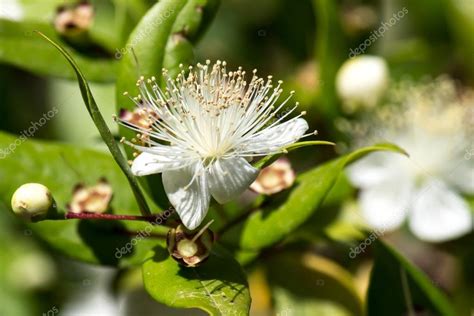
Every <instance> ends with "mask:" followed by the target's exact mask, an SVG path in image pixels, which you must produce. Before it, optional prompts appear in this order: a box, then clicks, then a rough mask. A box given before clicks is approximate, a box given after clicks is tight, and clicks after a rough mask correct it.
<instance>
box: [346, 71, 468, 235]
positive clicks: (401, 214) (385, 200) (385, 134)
mask: <svg viewBox="0 0 474 316" xmlns="http://www.w3.org/2000/svg"><path fill="white" fill-rule="evenodd" d="M400 92H401V94H400V95H399V96H398V97H397V98H398V100H397V102H398V101H400V103H401V104H399V106H397V107H393V106H389V107H387V108H385V109H383V110H381V111H379V112H378V118H377V119H375V120H374V121H372V122H370V123H369V124H366V125H367V126H368V129H367V128H365V131H364V128H360V126H359V128H356V129H358V130H359V133H361V134H365V137H366V138H368V137H370V135H369V134H370V132H372V134H376V136H377V137H378V138H379V139H378V141H379V142H380V138H382V139H384V140H385V141H390V142H393V143H395V144H397V145H399V146H400V147H402V148H403V149H405V150H406V151H407V152H408V154H409V155H410V157H409V158H408V157H404V156H401V155H396V154H393V153H383V152H379V153H374V154H371V155H369V156H368V157H366V158H364V159H361V160H359V161H358V162H356V163H355V164H354V165H352V166H351V167H350V168H349V169H348V175H349V178H350V180H351V181H352V183H353V184H354V185H355V186H357V187H359V188H360V189H361V191H360V195H359V203H360V206H361V210H362V213H363V216H364V217H365V219H366V220H367V222H368V224H369V225H371V226H372V227H374V228H379V229H382V228H383V229H387V230H392V229H395V228H397V227H399V226H400V225H401V224H402V223H403V222H404V221H405V219H408V225H409V227H410V229H411V231H412V232H413V233H414V234H415V235H416V236H417V237H418V238H420V239H422V240H425V241H431V242H440V241H445V240H449V239H454V238H457V237H460V236H462V235H464V234H466V233H469V232H471V231H472V229H473V217H472V214H473V213H472V212H471V210H470V209H469V205H468V203H467V202H466V200H465V199H464V198H463V195H474V159H468V158H469V157H468V156H467V155H466V151H467V150H468V149H470V148H472V140H473V136H474V134H473V131H472V126H473V123H474V116H473V115H474V98H472V95H471V97H470V98H465V99H464V100H460V99H459V97H458V95H457V91H456V89H455V87H454V85H453V84H452V82H451V81H449V80H447V79H438V80H437V81H436V82H434V83H432V84H427V85H422V86H419V87H415V88H411V89H410V88H409V87H407V88H405V89H404V90H401V91H400ZM367 126H366V127H367ZM360 136H361V135H359V137H360Z"/></svg>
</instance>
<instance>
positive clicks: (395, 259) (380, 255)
mask: <svg viewBox="0 0 474 316" xmlns="http://www.w3.org/2000/svg"><path fill="white" fill-rule="evenodd" d="M367 301H368V302H367V315H368V316H372V315H373V316H375V315H377V316H378V315H387V316H392V315H393V316H395V315H396V316H399V315H404V314H407V315H410V311H412V312H413V311H415V312H419V313H422V314H426V315H444V316H448V315H449V316H450V315H452V316H454V315H458V314H457V313H456V312H455V311H454V310H453V308H452V307H451V305H450V303H449V301H448V300H447V298H446V297H445V296H444V295H443V294H442V293H441V292H440V291H439V290H438V289H437V288H436V287H435V286H434V285H433V282H431V281H430V279H429V278H428V277H427V276H426V275H425V274H423V272H421V271H420V270H418V269H417V268H416V267H415V266H414V265H413V264H412V263H410V262H409V261H408V260H407V259H405V258H404V257H403V256H402V255H401V254H399V253H398V252H397V251H395V250H394V249H392V248H391V247H390V246H389V245H387V244H385V243H383V242H381V241H379V242H377V243H376V251H375V263H374V267H373V269H372V274H371V278H370V285H369V290H368V296H367ZM409 304H411V305H412V306H409Z"/></svg>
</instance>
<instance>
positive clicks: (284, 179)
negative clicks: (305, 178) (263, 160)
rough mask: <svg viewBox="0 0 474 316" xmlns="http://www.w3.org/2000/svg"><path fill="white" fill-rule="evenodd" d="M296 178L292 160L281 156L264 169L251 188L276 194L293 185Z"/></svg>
mask: <svg viewBox="0 0 474 316" xmlns="http://www.w3.org/2000/svg"><path fill="white" fill-rule="evenodd" d="M295 178H296V176H295V172H294V170H293V169H292V168H291V163H290V161H289V160H288V159H286V158H279V159H277V160H276V161H275V162H274V163H272V164H271V165H269V166H268V167H266V168H263V169H262V171H261V172H260V174H259V175H258V177H257V179H256V180H255V181H254V182H253V183H252V184H251V185H250V188H251V189H252V190H254V191H255V192H257V193H260V194H267V195H270V194H275V193H278V192H280V191H282V190H284V189H287V188H289V187H291V186H292V185H293V182H295Z"/></svg>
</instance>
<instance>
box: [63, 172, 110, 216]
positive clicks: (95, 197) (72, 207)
mask: <svg viewBox="0 0 474 316" xmlns="http://www.w3.org/2000/svg"><path fill="white" fill-rule="evenodd" d="M112 195H113V191H112V187H111V186H110V184H109V183H108V182H107V180H106V179H104V178H102V179H100V180H99V181H98V182H97V184H96V185H94V186H90V187H87V186H85V185H84V184H78V185H76V186H75V188H74V190H73V195H72V200H71V202H70V203H69V204H68V206H67V207H68V209H69V211H70V212H72V213H83V212H90V213H104V212H106V211H107V210H108V209H109V206H110V201H111V200H112Z"/></svg>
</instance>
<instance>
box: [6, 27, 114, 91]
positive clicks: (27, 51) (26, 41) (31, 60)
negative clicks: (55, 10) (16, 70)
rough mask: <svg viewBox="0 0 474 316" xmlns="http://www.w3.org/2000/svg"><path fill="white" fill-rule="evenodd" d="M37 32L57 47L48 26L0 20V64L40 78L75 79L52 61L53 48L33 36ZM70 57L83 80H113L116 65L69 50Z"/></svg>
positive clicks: (62, 62) (53, 33)
mask: <svg viewBox="0 0 474 316" xmlns="http://www.w3.org/2000/svg"><path fill="white" fill-rule="evenodd" d="M34 31H40V32H42V33H44V34H46V35H47V36H48V37H50V38H51V39H53V40H54V41H56V42H60V43H61V45H66V44H65V43H64V42H62V41H61V40H60V39H59V37H58V36H57V34H56V32H55V31H54V30H53V28H52V26H51V25H50V23H49V22H48V23H42V22H23V23H20V22H15V21H8V20H1V19H0V61H1V62H5V63H8V64H11V65H14V66H17V67H20V68H23V69H25V70H28V71H31V72H34V73H36V74H40V75H48V76H55V77H62V78H70V79H72V78H75V73H74V71H73V70H72V69H71V68H70V67H69V66H68V65H67V64H66V63H64V61H62V60H61V59H58V58H53V57H52V56H54V54H55V52H54V47H52V46H51V45H49V44H48V43H46V42H45V41H43V40H42V39H41V38H39V37H38V36H35V34H34ZM71 55H72V56H73V57H74V59H75V60H77V64H78V65H79V67H80V68H81V69H82V71H84V73H85V74H86V75H87V77H88V78H89V79H91V80H93V81H100V82H110V81H113V80H114V78H115V68H116V67H115V66H116V62H115V60H112V59H106V58H93V57H90V56H86V55H84V54H81V53H79V52H77V51H75V50H73V49H72V51H71Z"/></svg>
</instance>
